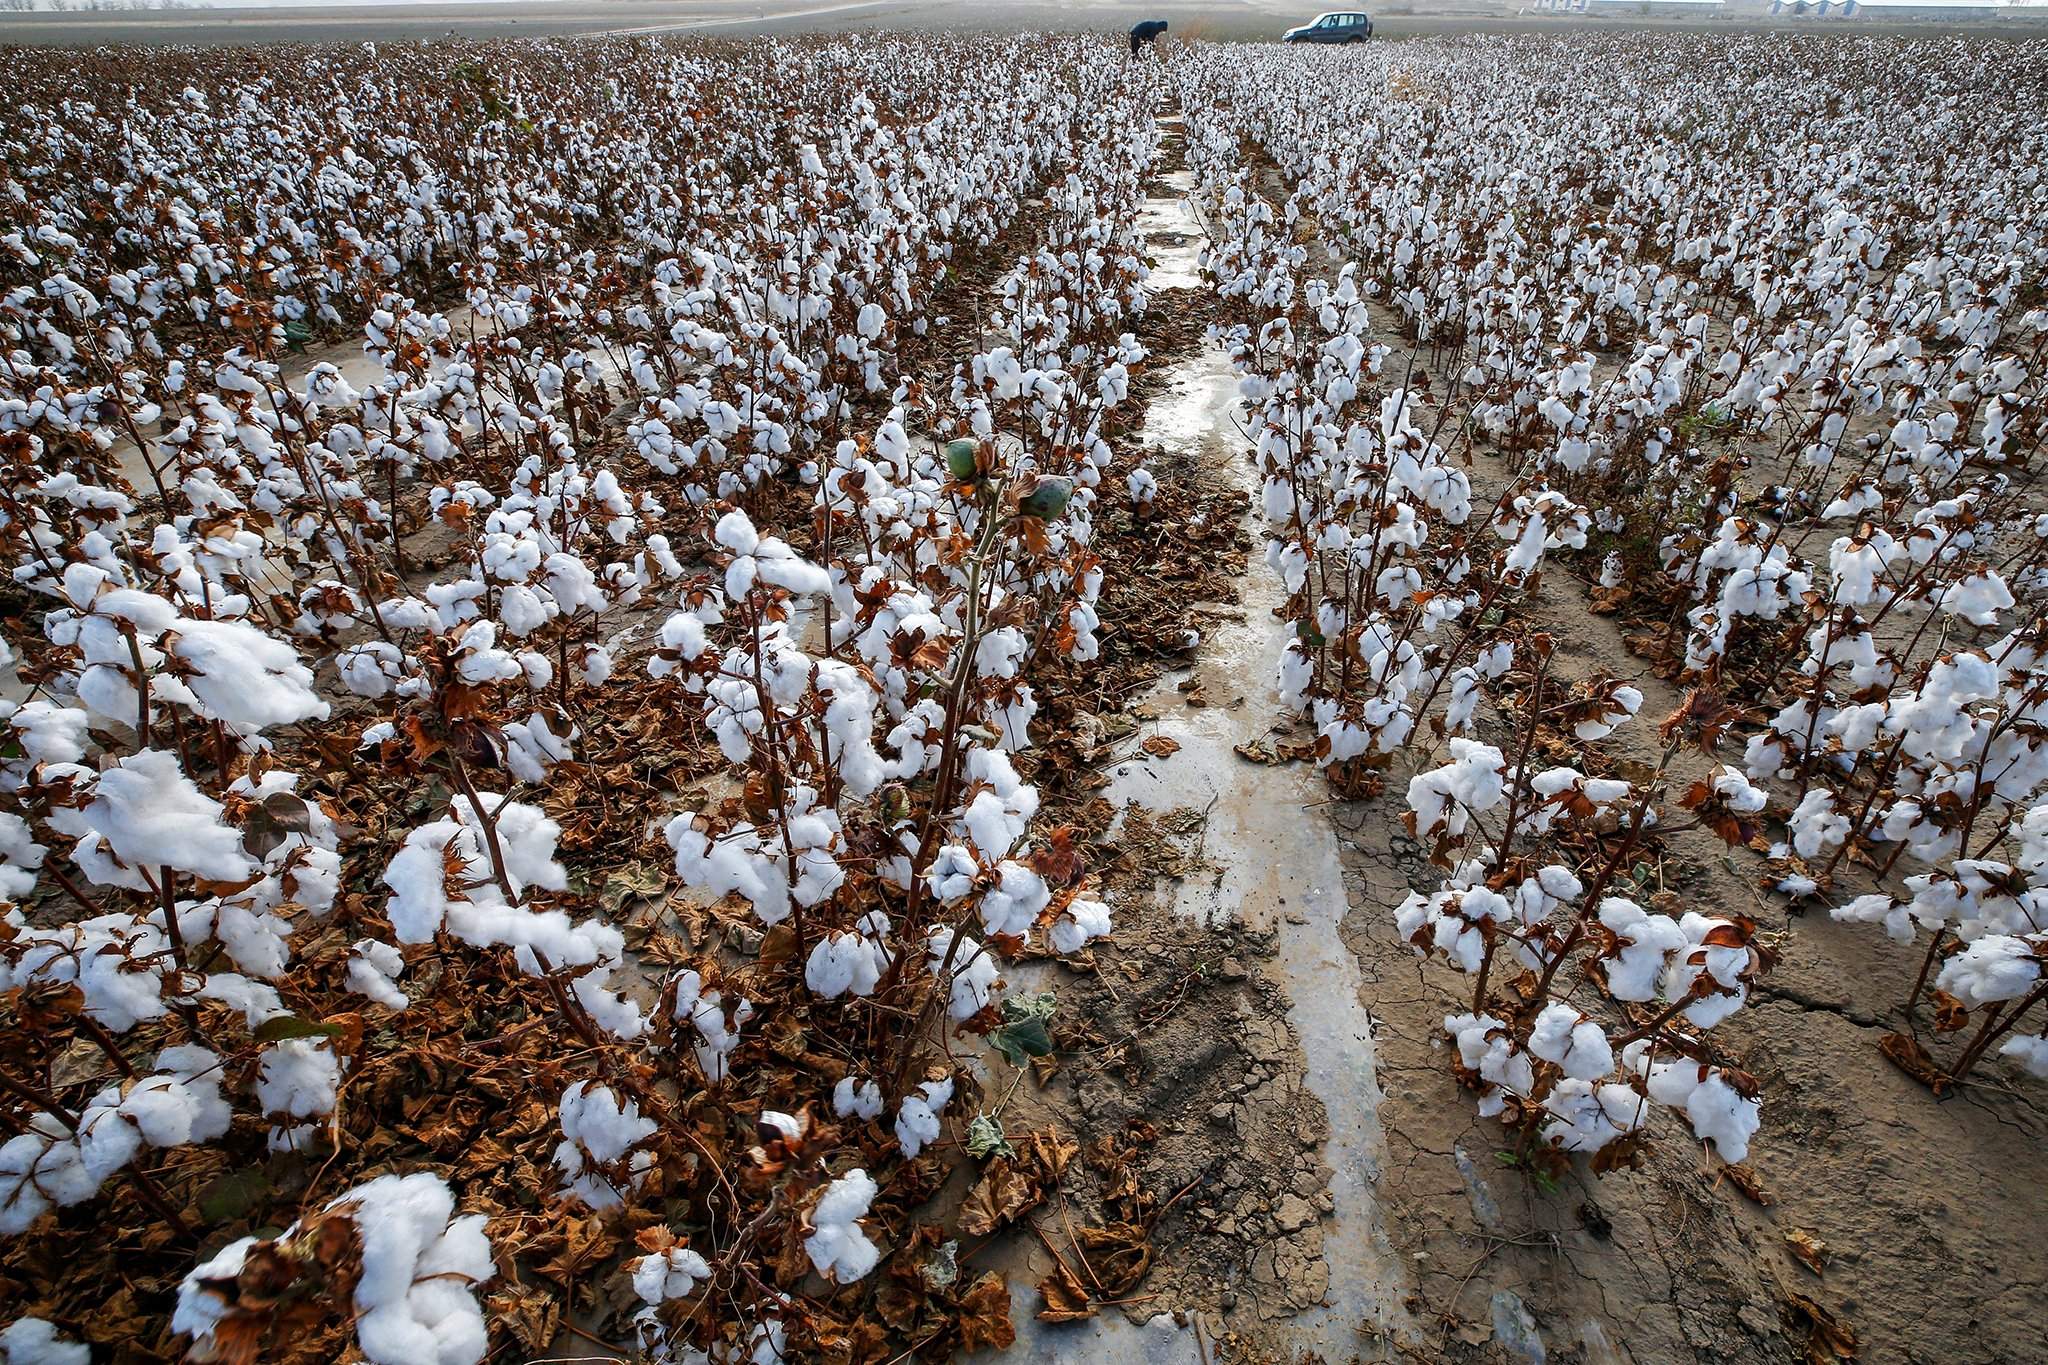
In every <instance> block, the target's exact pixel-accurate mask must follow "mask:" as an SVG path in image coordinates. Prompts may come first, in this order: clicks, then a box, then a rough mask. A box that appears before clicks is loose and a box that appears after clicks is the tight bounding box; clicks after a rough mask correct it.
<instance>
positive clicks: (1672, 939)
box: [1600, 896, 1689, 1002]
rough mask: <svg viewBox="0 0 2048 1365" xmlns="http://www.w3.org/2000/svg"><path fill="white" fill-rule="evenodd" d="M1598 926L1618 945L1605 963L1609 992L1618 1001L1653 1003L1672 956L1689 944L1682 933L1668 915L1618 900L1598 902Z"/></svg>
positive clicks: (1675, 921)
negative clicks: (1651, 1001)
mask: <svg viewBox="0 0 2048 1365" xmlns="http://www.w3.org/2000/svg"><path fill="white" fill-rule="evenodd" d="M1600 923H1601V925H1602V926H1603V927H1605V928H1606V929H1607V930H1608V931H1609V932H1611V933H1612V934H1613V935H1614V936H1615V938H1616V940H1617V944H1618V951H1616V952H1614V953H1612V954H1611V955H1610V956H1609V957H1608V958H1607V959H1606V971H1607V989H1608V992H1609V993H1610V994H1611V995H1613V996H1614V998H1615V999H1617V1000H1630V1001H1638V1002H1640V1001H1648V1000H1655V999H1656V998H1657V991H1658V988H1659V986H1660V985H1661V984H1662V983H1663V980H1664V973H1665V969H1666V968H1667V967H1668V966H1669V965H1670V962H1671V956H1672V954H1674V953H1676V952H1678V951H1679V950H1681V949H1683V948H1684V947H1685V946H1686V943H1687V942H1688V941H1689V940H1688V939H1687V938H1686V936H1685V930H1683V929H1681V928H1680V927H1679V925H1678V921H1677V920H1674V919H1672V918H1671V917H1670V916H1669V915H1661V914H1660V915H1653V914H1650V913H1648V912H1647V911H1645V910H1644V909H1643V908H1642V907H1641V906H1640V905H1637V904H1636V903H1635V902H1634V901H1631V900H1627V899H1624V898H1623V897H1620V896H1608V897H1606V898H1605V899H1603V900H1602V901H1601V902H1600Z"/></svg>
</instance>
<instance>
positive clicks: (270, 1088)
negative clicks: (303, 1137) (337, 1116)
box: [256, 1038, 341, 1119]
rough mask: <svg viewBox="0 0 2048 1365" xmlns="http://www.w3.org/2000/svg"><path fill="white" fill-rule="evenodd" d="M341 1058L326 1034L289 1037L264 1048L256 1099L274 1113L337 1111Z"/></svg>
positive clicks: (295, 1114)
mask: <svg viewBox="0 0 2048 1365" xmlns="http://www.w3.org/2000/svg"><path fill="white" fill-rule="evenodd" d="M340 1084H341V1059H340V1058H339V1057H337V1056H335V1055H334V1052H333V1050H332V1049H331V1048H330V1047H329V1046H328V1040H327V1039H325V1038H287V1039H285V1040H283V1041H282V1042H278V1043H273V1044H271V1045H270V1046H269V1047H266V1048H265V1049H263V1053H262V1061H261V1063H260V1064H259V1066H258V1069H257V1073H256V1100H257V1103H259V1104H261V1105H262V1106H263V1112H264V1113H265V1114H267V1115H270V1116H272V1117H288V1118H295V1119H306V1118H319V1117H322V1116H324V1115H327V1114H331V1113H333V1112H334V1096H335V1090H336V1088H337V1087H339V1085H340Z"/></svg>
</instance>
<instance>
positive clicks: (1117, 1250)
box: [1075, 1223, 1152, 1299]
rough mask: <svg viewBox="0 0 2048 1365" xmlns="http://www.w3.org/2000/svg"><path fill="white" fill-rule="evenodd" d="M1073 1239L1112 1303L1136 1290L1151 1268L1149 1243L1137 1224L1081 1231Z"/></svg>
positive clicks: (1148, 1239)
mask: <svg viewBox="0 0 2048 1365" xmlns="http://www.w3.org/2000/svg"><path fill="white" fill-rule="evenodd" d="M1075 1236H1076V1239H1077V1240H1078V1241H1079V1243H1080V1251H1081V1254H1082V1255H1083V1256H1085V1257H1087V1259H1088V1269H1089V1271H1090V1272H1091V1273H1092V1274H1093V1275H1094V1277H1095V1281H1096V1283H1098V1284H1100V1285H1101V1286H1102V1292H1103V1293H1104V1294H1106V1295H1108V1296H1109V1297H1110V1298H1112V1299H1114V1298H1121V1297H1122V1296H1123V1295H1125V1294H1127V1293H1129V1292H1130V1291H1131V1290H1133V1289H1135V1288H1137V1285H1138V1281H1140V1280H1142V1279H1144V1278H1145V1272H1146V1271H1148V1270H1150V1269H1151V1268H1152V1239H1151V1238H1150V1237H1148V1236H1146V1234H1145V1229H1143V1228H1141V1227H1139V1226H1138V1225H1137V1224H1136V1223H1112V1224H1110V1225H1109V1226H1108V1227H1106V1228H1082V1229H1081V1230H1080V1232H1078V1233H1077V1234H1075Z"/></svg>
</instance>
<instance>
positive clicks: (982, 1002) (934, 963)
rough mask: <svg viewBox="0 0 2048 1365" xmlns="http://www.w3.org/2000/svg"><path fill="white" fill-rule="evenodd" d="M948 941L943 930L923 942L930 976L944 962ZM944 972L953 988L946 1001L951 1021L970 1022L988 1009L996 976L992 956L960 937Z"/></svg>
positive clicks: (949, 934) (949, 936)
mask: <svg viewBox="0 0 2048 1365" xmlns="http://www.w3.org/2000/svg"><path fill="white" fill-rule="evenodd" d="M952 941H953V931H952V930H951V929H948V928H946V927H944V926H941V927H939V928H937V929H934V930H932V932H931V936H930V937H929V938H928V939H927V940H926V951H927V952H928V954H929V955H930V960H931V967H932V971H933V973H934V974H936V973H937V972H938V970H939V964H940V963H941V962H943V961H944V960H945V957H946V949H947V947H948V945H950V944H951V943H952ZM948 970H950V971H951V972H952V974H953V988H952V993H951V995H950V997H949V998H948V1003H947V1013H948V1014H949V1015H950V1016H951V1017H952V1018H953V1019H954V1020H955V1021H959V1020H962V1019H971V1018H973V1017H974V1016H975V1015H976V1014H979V1013H980V1012H981V1011H982V1010H984V1009H986V1008H987V1007H988V1002H989V1000H990V998H991V997H992V996H993V995H994V994H995V986H996V978H997V977H998V975H1000V969H999V968H998V967H997V966H996V961H995V958H994V956H993V955H991V954H989V953H988V952H986V951H984V950H983V949H982V947H981V945H980V944H978V943H976V942H975V941H974V940H973V939H971V938H968V937H966V936H965V935H962V936H961V938H960V947H959V949H958V950H957V951H956V952H955V953H954V954H953V965H952V966H951V967H950V968H949V969H948Z"/></svg>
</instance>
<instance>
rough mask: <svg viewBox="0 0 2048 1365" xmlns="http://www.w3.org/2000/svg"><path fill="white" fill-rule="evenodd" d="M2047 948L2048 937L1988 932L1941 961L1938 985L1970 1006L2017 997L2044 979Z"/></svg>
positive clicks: (1979, 1005)
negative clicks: (2031, 937) (2028, 937)
mask: <svg viewBox="0 0 2048 1365" xmlns="http://www.w3.org/2000/svg"><path fill="white" fill-rule="evenodd" d="M2044 951H2048V938H2043V939H2038V940H2028V939H2024V938H2019V937H2017V936H2015V935H2012V934H1987V935H1986V936H1984V937H1983V938H1980V939H1978V940H1977V941H1976V942H1974V943H1972V944H1970V945H1968V946H1967V947H1965V948H1964V949H1963V950H1962V951H1961V952H1959V953H1957V954H1956V955H1955V956H1954V957H1951V958H1950V959H1949V960H1948V961H1946V962H1944V963H1942V964H1941V974H1940V975H1939V976H1938V977H1936V978H1935V985H1936V986H1937V987H1939V988H1940V989H1941V990H1944V991H1947V992H1948V993H1949V994H1950V995H1953V996H1954V997H1955V998H1956V999H1958V1000H1960V1001H1962V1002H1963V1005H1964V1007H1965V1008H1967V1009H1977V1008H1979V1007H1981V1006H1984V1005H1989V1004H1994V1003H1996V1002H1999V1001H2005V1000H2017V999H2018V998H2019V997H2021V996H2022V995H2025V994H2026V993H2027V992H2028V991H2030V990H2032V989H2033V987H2034V984H2035V983H2036V982H2037V981H2039V980H2040V979H2041V955H2042V953H2043V952H2044Z"/></svg>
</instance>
